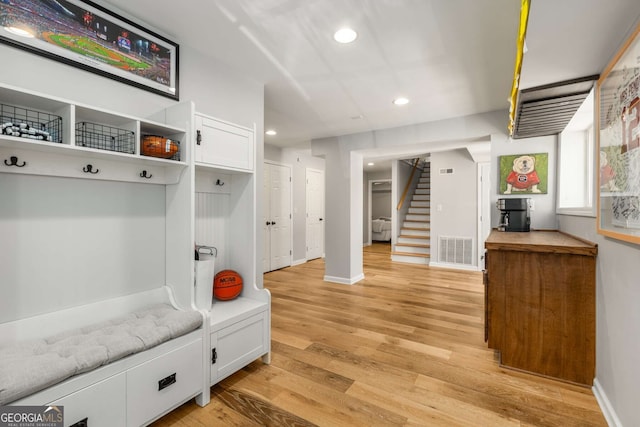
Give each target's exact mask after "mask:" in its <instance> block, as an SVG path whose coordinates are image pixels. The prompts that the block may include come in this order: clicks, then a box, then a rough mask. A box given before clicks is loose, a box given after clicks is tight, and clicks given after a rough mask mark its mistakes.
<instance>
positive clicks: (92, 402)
mask: <svg viewBox="0 0 640 427" xmlns="http://www.w3.org/2000/svg"><path fill="white" fill-rule="evenodd" d="M125 389H126V376H125V374H124V373H121V374H118V375H115V376H113V377H111V378H107V379H106V380H103V381H100V382H99V383H96V384H93V385H91V386H89V387H86V388H83V389H82V390H79V391H77V392H75V393H72V394H70V395H68V396H65V397H63V398H62V399H58V400H56V401H54V402H50V403H48V405H57V406H64V425H65V427H68V426H72V425H74V424H77V425H81V424H78V423H80V422H81V421H83V420H86V424H85V425H87V426H91V427H112V426H124V425H126V419H125V417H126V404H127V402H126V394H125Z"/></svg>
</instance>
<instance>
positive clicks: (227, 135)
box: [195, 117, 254, 170]
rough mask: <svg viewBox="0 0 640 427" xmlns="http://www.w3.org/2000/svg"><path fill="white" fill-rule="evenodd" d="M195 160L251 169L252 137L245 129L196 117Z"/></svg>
mask: <svg viewBox="0 0 640 427" xmlns="http://www.w3.org/2000/svg"><path fill="white" fill-rule="evenodd" d="M196 127H197V130H198V131H199V133H200V134H199V143H198V142H196V148H195V160H196V161H197V162H202V163H207V164H211V165H217V166H223V167H228V168H234V169H244V170H253V149H254V147H253V145H254V144H253V138H252V132H250V131H249V130H247V129H244V128H241V127H237V126H233V125H231V124H227V123H224V122H220V121H217V120H213V119H209V118H207V117H198V118H197V120H196Z"/></svg>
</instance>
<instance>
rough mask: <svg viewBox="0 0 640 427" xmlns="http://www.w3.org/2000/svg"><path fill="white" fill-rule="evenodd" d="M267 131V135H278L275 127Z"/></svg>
mask: <svg viewBox="0 0 640 427" xmlns="http://www.w3.org/2000/svg"><path fill="white" fill-rule="evenodd" d="M265 133H266V134H267V135H270V136H273V135H277V134H278V132H276V131H275V130H273V129H269V130H268V131H266V132H265Z"/></svg>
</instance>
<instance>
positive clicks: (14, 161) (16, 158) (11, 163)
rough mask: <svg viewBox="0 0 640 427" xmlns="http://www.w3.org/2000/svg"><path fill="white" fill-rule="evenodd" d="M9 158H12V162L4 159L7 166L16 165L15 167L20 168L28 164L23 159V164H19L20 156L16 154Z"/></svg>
mask: <svg viewBox="0 0 640 427" xmlns="http://www.w3.org/2000/svg"><path fill="white" fill-rule="evenodd" d="M9 160H10V161H11V162H10V163H7V159H4V164H5V165H7V166H15V167H18V168H22V167H24V166H25V165H26V164H27V162H25V161H22V164H21V165H19V164H18V157H16V156H11V157H9Z"/></svg>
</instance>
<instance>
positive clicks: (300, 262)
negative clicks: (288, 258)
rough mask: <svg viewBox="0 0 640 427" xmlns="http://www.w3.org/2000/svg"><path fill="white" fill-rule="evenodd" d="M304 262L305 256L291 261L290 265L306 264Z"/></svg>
mask: <svg viewBox="0 0 640 427" xmlns="http://www.w3.org/2000/svg"><path fill="white" fill-rule="evenodd" d="M306 262H307V259H306V258H302V259H297V260H295V261H293V262H292V263H291V267H295V266H296V265H302V264H306Z"/></svg>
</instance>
